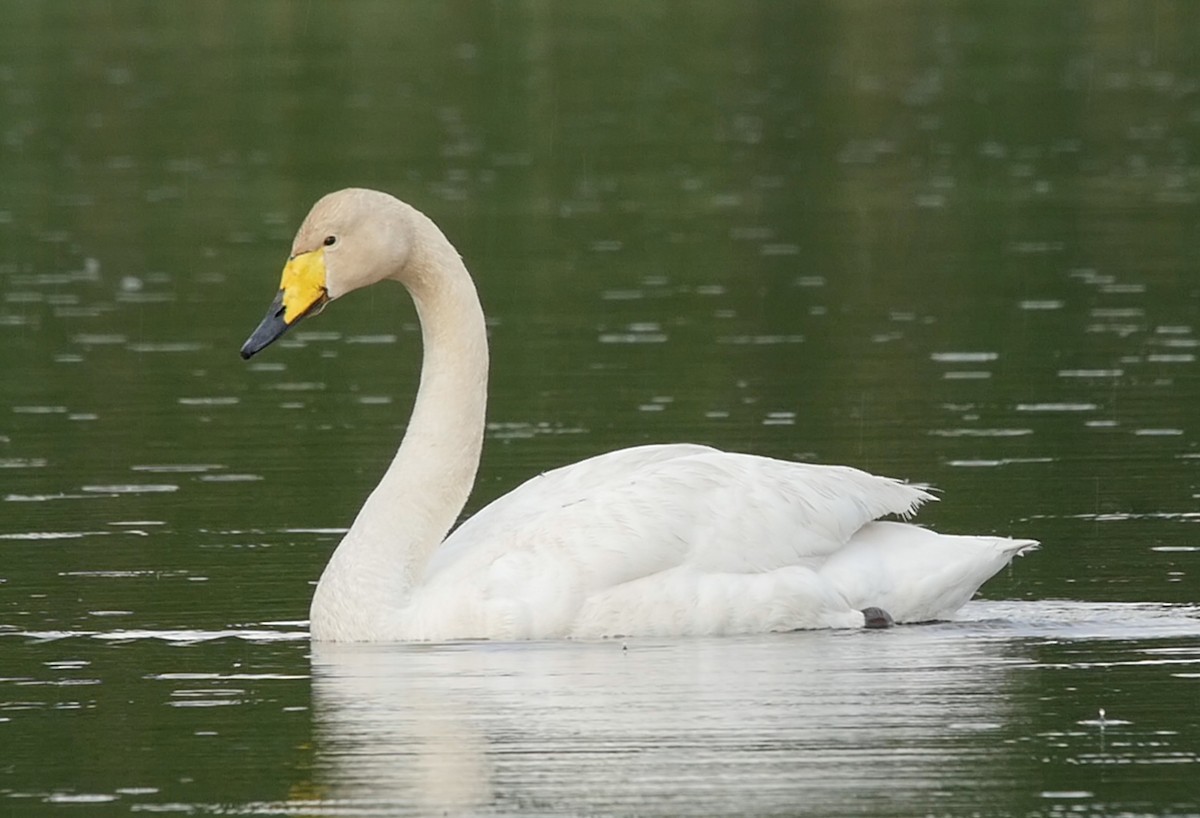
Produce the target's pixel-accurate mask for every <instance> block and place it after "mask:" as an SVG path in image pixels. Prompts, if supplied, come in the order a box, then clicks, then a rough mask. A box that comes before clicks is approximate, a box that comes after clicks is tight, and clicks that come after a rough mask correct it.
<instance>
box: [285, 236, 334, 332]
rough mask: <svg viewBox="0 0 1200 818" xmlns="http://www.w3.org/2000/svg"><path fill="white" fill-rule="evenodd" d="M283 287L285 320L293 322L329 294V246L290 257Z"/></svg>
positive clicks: (288, 322)
mask: <svg viewBox="0 0 1200 818" xmlns="http://www.w3.org/2000/svg"><path fill="white" fill-rule="evenodd" d="M279 289H280V290H281V291H282V292H283V321H284V323H285V324H291V323H292V322H293V321H295V320H296V319H297V318H299V317H300V316H302V315H304V313H306V312H308V310H309V309H310V308H311V307H312V306H313V304H316V303H317V302H318V301H320V300H321V299H322V298H324V297H325V248H324V247H318V248H317V249H316V250H311V251H309V252H307V253H301V254H300V255H298V256H294V257H292V258H290V259H288V263H287V266H285V267H284V268H283V279H282V280H281V281H280V282H279Z"/></svg>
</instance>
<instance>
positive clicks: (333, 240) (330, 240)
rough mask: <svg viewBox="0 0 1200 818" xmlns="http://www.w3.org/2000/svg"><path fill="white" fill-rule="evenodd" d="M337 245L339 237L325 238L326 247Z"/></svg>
mask: <svg viewBox="0 0 1200 818" xmlns="http://www.w3.org/2000/svg"><path fill="white" fill-rule="evenodd" d="M335 244H337V236H326V237H325V246H326V247H332V246H333V245H335Z"/></svg>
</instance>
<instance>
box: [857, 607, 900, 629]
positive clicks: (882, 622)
mask: <svg viewBox="0 0 1200 818" xmlns="http://www.w3.org/2000/svg"><path fill="white" fill-rule="evenodd" d="M862 615H863V619H864V620H865V621H864V622H863V627H864V628H890V627H891V626H892V625H895V624H896V620H894V619H892V615H891V614H890V613H888V612H887V611H885V610H884V609H883V608H875V607H871V608H863V609H862Z"/></svg>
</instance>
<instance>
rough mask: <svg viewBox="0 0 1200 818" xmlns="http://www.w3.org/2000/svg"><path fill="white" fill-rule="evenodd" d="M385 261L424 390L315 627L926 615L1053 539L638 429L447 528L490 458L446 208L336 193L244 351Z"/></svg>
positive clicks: (654, 623) (777, 626)
mask: <svg viewBox="0 0 1200 818" xmlns="http://www.w3.org/2000/svg"><path fill="white" fill-rule="evenodd" d="M384 279H392V280H395V281H399V282H400V283H401V284H403V285H404V286H405V287H406V288H407V289H408V291H409V293H410V294H411V295H412V298H413V301H414V302H415V303H416V307H417V313H418V316H419V318H420V322H421V333H422V341H423V344H424V359H423V362H422V370H421V382H420V388H419V390H418V392H417V398H416V404H415V406H414V408H413V413H412V417H411V419H410V421H409V425H408V430H407V433H406V434H405V436H404V441H403V442H402V443H401V445H400V449H399V451H398V452H397V453H396V457H395V459H394V460H393V461H392V464H391V466H389V467H388V470H387V472H386V474H384V476H383V479H382V480H381V481H380V482H379V485H378V486H377V487H376V488H375V490H374V491H373V492H372V493H371V496H370V497H369V498H368V499H367V501H366V503H365V504H364V505H363V507H362V510H361V511H360V512H359V513H358V517H357V518H356V519H355V521H354V525H353V526H351V528H350V530H349V532H347V534H346V536H345V538H343V540H342V542H341V544H340V545H339V546H338V548H337V550H336V551H335V552H334V554H333V556H332V558H331V559H330V560H329V564H328V565H327V566H326V567H325V571H324V573H323V574H322V575H321V580H320V582H319V583H318V585H317V589H316V593H315V594H314V596H313V601H312V610H311V633H312V638H313V639H315V640H331V641H408V640H443V639H460V638H489V639H547V638H562V637H579V638H589V637H602V636H616V635H659V636H669V635H682V634H729V633H750V632H763V631H784V630H794V629H799V628H854V627H863V626H882V625H886V624H890V622H891V621H892V619H894V620H895V621H898V622H921V621H928V620H933V619H942V618H945V617H947V616H949V615H950V614H952V613H953V612H954V611H955V610H956V609H957V608H959V607H960V606H961V605H962V604H963V603H965V602H966V601H967V600H968V599H969V598H970V597H971V596H972V595H973V594H974V593H975V591H976V590H977V589H978V588H979V586H980V585H982V584H983V583H984V582H985V581H986V580H987V579H988V578H989V577H991V576H992V575H993V574H995V573H996V572H997V571H999V570H1000V569H1001V568H1002V567H1003V566H1005V565H1007V564H1008V563H1009V561H1010V560H1011V559H1012V557H1013V556H1014V555H1016V554H1021V553H1023V552H1024V551H1026V550H1028V549H1031V548H1034V547H1036V543H1035V542H1034V541H1032V540H1012V539H1004V538H998V537H957V536H947V535H942V534H937V533H934V532H932V531H929V530H926V529H923V528H918V527H916V526H913V525H908V524H905V523H899V522H880V521H878V520H877V518H879V517H882V516H885V515H889V514H890V515H899V516H901V517H907V516H908V515H909V514H911V513H913V512H914V511H915V510H916V509H917V507H918V506H919V505H921V503H923V502H925V501H926V500H930V499H932V498H931V497H930V495H929V494H928V493H927V492H926V491H924V490H922V489H920V488H917V487H914V486H910V485H906V484H904V483H901V482H898V481H896V480H891V479H889V478H886V477H876V476H874V475H870V474H867V473H865V472H861V471H858V470H856V469H852V468H848V467H842V466H815V465H810V464H805V463H791V462H786V461H781V460H773V459H770V458H766V457H756V456H753V455H747V454H729V453H725V452H721V451H717V450H715V449H711V448H708V447H705V446H693V445H663V446H640V447H636V448H632V449H622V450H620V451H615V452H610V453H608V454H604V455H600V456H598V457H593V458H589V459H588V460H584V461H582V462H579V463H575V464H573V465H570V466H564V467H562V468H559V469H555V470H554V471H550V472H546V473H545V474H541V475H539V476H537V477H534V478H532V479H531V480H529V481H528V482H526V483H524V484H523V485H521V486H520V487H518V488H517V489H516V490H514V491H512V492H511V493H509V494H508V495H506V496H504V497H501V498H500V499H498V500H496V501H495V502H493V503H492V504H491V505H489V506H487V507H486V508H484V509H483V510H482V511H480V512H479V513H478V514H476V515H475V516H474V517H473V518H471V519H470V520H468V521H467V522H465V523H463V524H462V525H461V526H460V527H459V528H458V529H457V530H456V531H454V533H453V534H450V535H449V536H447V532H449V531H450V528H451V526H452V525H453V523H454V521H455V519H456V517H457V516H458V514H459V512H461V511H462V508H463V506H464V504H465V503H466V500H467V496H468V494H469V493H470V490H471V486H472V484H473V483H474V480H475V472H476V469H477V467H478V465H479V454H480V449H481V447H482V444H483V431H484V411H485V406H486V403H487V375H488V347H487V336H486V330H485V326H484V319H483V311H482V309H481V307H480V305H479V299H478V297H477V295H476V293H475V286H474V283H473V282H472V280H471V276H470V274H469V273H468V272H467V269H466V267H465V266H464V265H463V262H462V260H461V259H460V258H459V255H458V253H457V252H456V251H455V249H454V248H453V247H452V246H451V244H450V242H449V241H447V240H446V237H445V236H444V235H443V234H442V232H441V231H440V230H439V229H438V228H437V226H436V225H435V224H434V223H433V222H432V221H430V220H429V219H428V218H427V217H426V216H425V215H423V214H422V213H420V212H418V211H417V210H415V209H414V208H412V207H410V206H409V205H407V204H405V203H403V202H401V201H399V200H398V199H395V198H393V197H392V196H389V195H387V194H385V193H379V192H376V191H371V190H361V189H349V190H342V191H339V192H337V193H332V194H329V195H328V196H325V197H324V198H322V199H321V200H320V201H318V202H317V203H316V205H315V206H314V207H313V209H312V211H311V212H310V213H309V214H308V217H307V218H306V219H305V220H304V223H303V224H302V225H301V227H300V231H299V232H298V233H297V234H296V239H295V241H294V243H293V244H292V253H291V256H290V258H289V259H288V262H287V265H286V266H285V267H284V270H283V279H282V283H281V286H280V291H279V294H278V295H277V296H276V298H275V301H274V303H272V305H271V307H270V309H269V310H268V312H267V315H266V317H265V318H264V319H263V321H262V323H261V324H260V325H259V327H258V328H257V329H256V330H255V331H254V333H253V334H252V335H251V336H250V338H249V339H248V340H247V341H246V343H245V345H244V346H243V347H242V356H243V357H244V358H249V357H250V356H251V355H254V354H255V353H257V352H258V351H259V350H261V349H262V348H263V347H265V346H267V345H268V344H270V343H271V342H272V341H273V340H275V339H276V338H278V337H279V336H280V335H282V334H283V333H284V332H285V331H286V330H287V329H289V328H290V327H292V326H294V325H295V324H296V323H297V322H298V321H299V320H301V319H302V318H304V317H305V316H308V315H311V314H314V313H316V312H319V311H320V310H321V309H322V308H323V307H324V306H325V304H326V303H327V302H329V301H332V300H333V299H336V298H339V297H341V296H343V295H345V294H346V293H348V292H350V291H351V290H356V289H359V288H360V287H365V286H367V285H369V284H374V283H376V282H378V281H383V280H384ZM443 540H444V541H443Z"/></svg>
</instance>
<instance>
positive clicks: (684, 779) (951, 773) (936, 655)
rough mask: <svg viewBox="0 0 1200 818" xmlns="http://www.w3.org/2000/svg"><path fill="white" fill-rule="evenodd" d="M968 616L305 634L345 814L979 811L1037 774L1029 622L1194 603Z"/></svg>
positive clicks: (1148, 629) (1059, 624)
mask: <svg viewBox="0 0 1200 818" xmlns="http://www.w3.org/2000/svg"><path fill="white" fill-rule="evenodd" d="M968 616H969V617H970V618H969V619H968V620H967V621H962V622H956V623H947V624H944V625H938V626H927V627H909V628H897V629H893V630H891V631H887V632H881V633H874V632H851V633H829V632H816V633H796V634H784V635H770V636H762V637H747V638H729V639H691V640H674V641H668V640H663V641H656V640H636V641H629V642H625V643H622V642H620V641H610V642H582V643H578V642H576V643H570V642H554V643H523V644H498V643H457V644H443V645H425V646H396V645H392V646H379V645H376V646H364V645H348V646H347V645H314V651H313V659H312V662H313V704H314V717H315V729H316V742H317V745H316V746H317V751H318V758H319V762H318V769H319V770H321V775H320V776H319V778H320V785H321V786H319V788H318V789H319V790H320V791H321V792H322V795H323V798H322V801H323V803H324V804H326V805H327V804H330V803H336V804H337V805H338V808H339V812H340V813H341V814H363V813H370V814H376V813H378V814H383V813H386V814H434V813H439V812H442V811H445V812H449V813H456V812H461V813H478V812H481V811H482V812H486V813H489V814H495V813H501V814H503V813H509V812H518V811H519V812H522V813H553V814H564V813H565V814H576V813H587V814H643V815H645V814H658V815H680V814H704V815H716V814H729V815H747V814H782V813H787V812H789V811H790V810H794V809H797V808H799V807H800V806H803V807H804V808H805V809H806V811H811V812H812V813H813V814H834V813H837V814H841V813H844V812H846V811H847V810H848V809H850V807H851V805H853V809H852V810H850V811H853V812H854V813H856V814H877V815H896V814H908V813H909V811H910V810H912V809H917V808H919V807H921V805H922V804H928V803H929V802H930V801H931V800H935V801H936V802H937V803H938V804H939V806H940V807H941V808H943V809H946V810H951V811H953V810H954V809H955V808H957V807H963V808H964V809H965V808H968V807H971V808H977V807H978V806H980V805H981V804H983V803H986V800H987V797H988V795H987V788H988V787H996V788H1001V789H1004V791H1006V792H1008V793H1009V794H1010V795H1011V793H1012V792H1013V790H1014V787H1015V788H1016V789H1017V790H1020V789H1021V788H1022V787H1023V785H1022V784H1021V775H1023V774H1024V773H1027V772H1029V771H1028V770H1025V769H1024V766H1025V765H1026V764H1027V760H1028V757H1027V756H1026V755H1024V754H1023V752H1022V751H1020V750H1018V749H1017V747H1018V745H1019V744H1020V741H1021V740H1022V739H1023V738H1024V737H1023V734H1022V732H1021V728H1020V727H1019V725H1020V724H1021V723H1022V721H1023V719H1022V717H1021V713H1020V711H1021V709H1022V707H1023V704H1022V703H1023V702H1027V701H1029V700H1030V698H1032V697H1034V696H1036V690H1035V689H1034V688H1036V682H1035V681H1034V679H1035V677H1034V676H1032V675H1030V674H1029V673H1028V670H1029V669H1030V668H1032V667H1035V666H1037V662H1036V661H1035V660H1034V659H1032V658H1031V657H1030V656H1029V655H1028V654H1027V645H1028V641H1027V640H1028V639H1029V638H1030V637H1033V638H1034V640H1035V641H1039V640H1038V639H1037V638H1038V637H1043V638H1044V637H1057V638H1066V639H1096V638H1099V639H1128V638H1138V637H1140V638H1147V637H1151V636H1166V635H1170V634H1193V635H1194V634H1197V633H1200V618H1198V617H1197V611H1194V610H1191V609H1181V608H1178V607H1172V606H1160V605H1116V606H1113V605H1079V604H1077V603H1054V602H1050V603H1036V604H1031V603H976V604H974V605H972V606H970V607H969V614H968ZM1151 661H1153V660H1151ZM1175 661H1181V662H1183V663H1185V664H1186V663H1191V664H1194V662H1195V657H1192V656H1188V657H1183V658H1182V659H1175ZM381 810H382V812H380V811H381Z"/></svg>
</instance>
